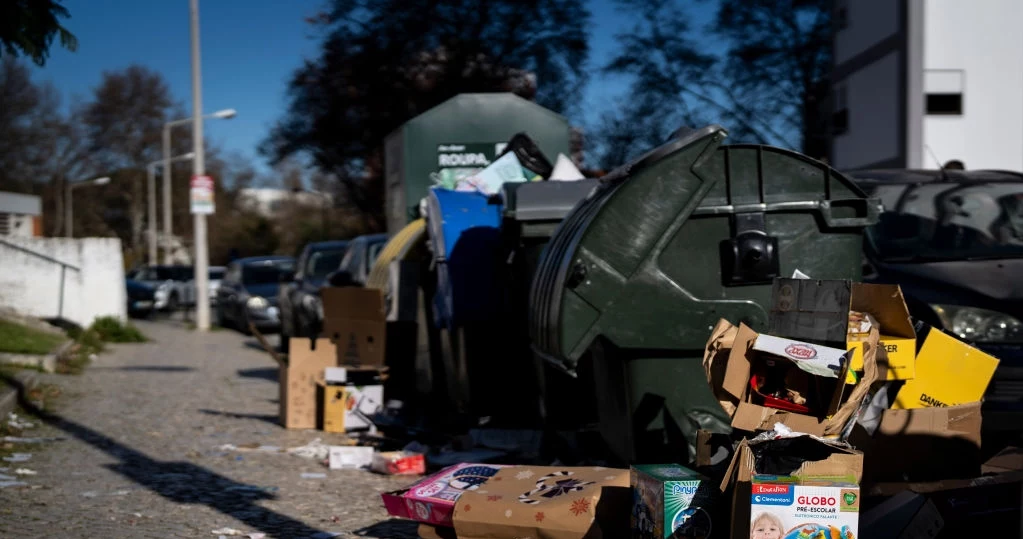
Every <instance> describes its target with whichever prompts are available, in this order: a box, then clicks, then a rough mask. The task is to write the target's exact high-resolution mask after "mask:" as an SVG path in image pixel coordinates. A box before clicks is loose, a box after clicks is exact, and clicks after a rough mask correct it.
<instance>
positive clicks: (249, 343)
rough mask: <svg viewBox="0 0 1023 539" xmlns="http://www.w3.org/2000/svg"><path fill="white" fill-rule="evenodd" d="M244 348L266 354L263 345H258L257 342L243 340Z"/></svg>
mask: <svg viewBox="0 0 1023 539" xmlns="http://www.w3.org/2000/svg"><path fill="white" fill-rule="evenodd" d="M245 347H246V348H251V349H253V350H259V351H260V352H266V349H265V348H263V345H261V344H259V341H257V340H255V339H245Z"/></svg>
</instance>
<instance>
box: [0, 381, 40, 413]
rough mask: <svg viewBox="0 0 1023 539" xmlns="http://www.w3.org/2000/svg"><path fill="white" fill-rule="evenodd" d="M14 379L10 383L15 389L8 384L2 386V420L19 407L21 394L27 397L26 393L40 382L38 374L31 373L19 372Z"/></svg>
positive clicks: (0, 390) (0, 388)
mask: <svg viewBox="0 0 1023 539" xmlns="http://www.w3.org/2000/svg"><path fill="white" fill-rule="evenodd" d="M12 378H13V379H12V380H10V383H11V384H12V385H13V386H14V387H11V386H8V385H6V384H4V385H2V386H0V418H6V417H7V414H9V413H11V412H13V411H14V409H15V408H17V407H18V396H19V394H20V396H22V397H26V395H25V393H28V392H29V391H30V390H31V389H32V388H34V387H35V386H36V382H37V380H38V377H37V376H36V373H33V372H30V371H22V372H18V373H16V374H14V376H13V377H12Z"/></svg>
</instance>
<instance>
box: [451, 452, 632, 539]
mask: <svg viewBox="0 0 1023 539" xmlns="http://www.w3.org/2000/svg"><path fill="white" fill-rule="evenodd" d="M631 502H632V495H631V493H630V489H629V471H628V470H621V469H615V468H603V467H599V466H597V467H551V466H516V467H511V468H502V469H501V470H499V471H498V472H497V474H496V475H494V477H492V478H491V479H490V481H488V482H487V484H486V485H483V486H481V487H480V488H478V489H476V490H474V491H472V492H466V493H465V494H463V495H462V497H460V498H459V499H458V502H457V503H456V504H455V513H454V523H455V533H456V534H457V535H458V538H459V539H482V538H487V539H502V538H505V539H522V538H532V539H539V538H544V539H573V538H580V539H581V538H583V537H586V538H600V537H607V538H618V537H627V536H628V533H629V517H628V515H629V506H630V505H631Z"/></svg>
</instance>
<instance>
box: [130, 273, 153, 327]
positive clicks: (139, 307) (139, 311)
mask: <svg viewBox="0 0 1023 539" xmlns="http://www.w3.org/2000/svg"><path fill="white" fill-rule="evenodd" d="M124 286H125V289H126V292H127V294H126V296H127V298H128V316H130V317H132V318H149V317H150V316H151V315H152V314H153V311H154V310H156V289H155V288H153V287H152V286H150V285H148V284H145V283H141V282H139V281H136V280H134V279H125V280H124Z"/></svg>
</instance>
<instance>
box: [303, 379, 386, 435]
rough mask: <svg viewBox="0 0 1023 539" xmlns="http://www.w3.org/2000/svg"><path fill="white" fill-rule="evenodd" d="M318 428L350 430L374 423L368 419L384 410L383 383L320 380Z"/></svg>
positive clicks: (360, 428) (356, 429)
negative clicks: (344, 383)
mask: <svg viewBox="0 0 1023 539" xmlns="http://www.w3.org/2000/svg"><path fill="white" fill-rule="evenodd" d="M317 395H318V396H319V398H320V403H321V404H320V409H319V410H320V412H319V413H320V416H319V417H320V422H319V425H320V428H322V429H323V431H324V432H353V431H358V430H365V429H368V428H370V427H372V426H373V422H372V420H371V418H372V417H373V415H375V414H378V413H380V412H381V411H383V409H384V386H383V385H379V384H375V385H365V386H357V385H352V384H346V385H326V384H325V383H322V382H321V383H319V384H318V387H317Z"/></svg>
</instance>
